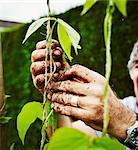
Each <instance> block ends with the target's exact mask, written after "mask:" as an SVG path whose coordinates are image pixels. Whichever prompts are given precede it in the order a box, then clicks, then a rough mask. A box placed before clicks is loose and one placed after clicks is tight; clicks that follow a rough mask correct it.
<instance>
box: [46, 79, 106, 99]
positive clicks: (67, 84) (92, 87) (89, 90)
mask: <svg viewBox="0 0 138 150" xmlns="http://www.w3.org/2000/svg"><path fill="white" fill-rule="evenodd" d="M48 88H50V89H52V90H54V91H62V92H69V93H74V94H77V95H87V96H97V97H103V90H104V86H102V85H100V84H97V83H93V84H91V83H78V82H74V81H70V80H67V81H60V82H52V83H51V84H49V85H48Z"/></svg>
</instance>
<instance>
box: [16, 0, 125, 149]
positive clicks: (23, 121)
mask: <svg viewBox="0 0 138 150" xmlns="http://www.w3.org/2000/svg"><path fill="white" fill-rule="evenodd" d="M98 1H99V0H86V2H85V3H84V5H83V10H82V12H81V15H84V14H85V13H86V12H87V11H88V10H89V9H90V8H91V7H92V6H93V5H94V4H95V3H96V2H98ZM105 2H106V3H107V8H106V14H105V18H104V24H103V30H104V42H105V47H106V65H105V78H106V83H105V87H104V98H103V101H104V120H103V135H102V137H101V138H98V137H91V136H89V135H86V134H84V133H82V132H81V131H78V130H76V129H71V128H60V129H56V122H57V116H56V114H54V112H53V109H52V107H51V103H50V101H49V100H48V99H47V93H48V90H47V84H48V83H49V82H50V81H51V80H52V76H53V74H54V73H55V70H56V65H55V62H54V60H53V58H52V50H51V46H50V45H51V42H52V36H53V31H54V29H55V28H56V29H57V34H58V41H59V43H60V45H61V47H62V49H63V52H64V54H65V55H66V56H67V58H68V59H69V60H70V61H71V60H72V56H71V47H73V48H74V51H75V53H76V55H78V49H81V47H80V45H79V41H80V35H79V33H78V32H77V31H76V30H75V29H73V28H72V27H71V26H70V25H69V24H68V23H66V22H65V21H63V20H62V19H60V18H55V17H51V11H50V1H49V0H47V7H48V16H47V17H45V18H40V19H38V20H37V21H35V22H33V23H32V24H31V25H30V26H29V28H28V31H27V33H26V36H25V39H24V41H23V43H24V42H25V41H26V40H27V39H28V38H29V37H30V36H31V35H32V34H33V33H34V32H35V31H36V30H37V29H38V28H40V27H41V26H42V25H46V32H47V34H46V39H45V40H46V43H47V47H46V50H47V51H48V53H49V55H50V73H51V76H50V78H48V77H47V73H48V70H47V65H46V67H45V86H44V94H43V103H39V102H29V103H27V104H25V105H24V107H23V108H22V110H21V112H20V113H19V115H18V117H17V129H18V134H19V137H20V139H21V141H22V144H24V139H25V135H26V132H27V130H28V129H29V127H30V125H31V124H32V123H33V122H34V121H35V120H36V119H37V118H39V119H40V120H42V130H41V135H42V138H41V143H40V149H41V150H43V149H44V150H63V149H64V150H74V149H75V150H90V149H94V150H95V149H102V150H104V149H107V150H113V149H118V150H123V149H124V146H123V145H121V144H120V143H119V142H118V141H117V140H116V139H113V138H108V137H106V132H107V127H108V123H109V119H110V118H109V115H108V94H107V93H108V92H107V91H108V88H109V80H110V75H111V65H112V59H111V29H112V17H113V12H114V10H115V8H117V9H118V10H119V11H120V12H121V13H122V15H123V16H126V14H127V13H126V0H106V1H105ZM65 55H63V57H64V56H65ZM64 60H65V59H64ZM45 61H47V56H46V57H45ZM65 61H66V60H65ZM48 126H50V127H51V128H52V131H53V132H54V134H53V136H52V138H51V139H50V141H49V140H48V138H47V136H46V135H47V128H48ZM55 130H56V131H55Z"/></svg>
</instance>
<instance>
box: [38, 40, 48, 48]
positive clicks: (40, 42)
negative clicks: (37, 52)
mask: <svg viewBox="0 0 138 150" xmlns="http://www.w3.org/2000/svg"><path fill="white" fill-rule="evenodd" d="M40 48H46V40H43V41H39V42H38V43H37V44H36V49H40Z"/></svg>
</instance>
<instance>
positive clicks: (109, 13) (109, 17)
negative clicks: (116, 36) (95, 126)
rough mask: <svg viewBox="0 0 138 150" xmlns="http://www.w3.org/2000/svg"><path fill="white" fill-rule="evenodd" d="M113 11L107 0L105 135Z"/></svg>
mask: <svg viewBox="0 0 138 150" xmlns="http://www.w3.org/2000/svg"><path fill="white" fill-rule="evenodd" d="M113 11H114V8H113V3H112V0H109V4H108V6H107V11H106V16H105V20H104V39H105V46H106V66H105V70H106V74H105V77H106V83H105V87H104V120H103V136H105V134H106V132H107V128H108V123H109V112H108V88H109V80H110V75H111V66H112V59H111V51H110V50H111V47H110V45H111V29H112V13H113Z"/></svg>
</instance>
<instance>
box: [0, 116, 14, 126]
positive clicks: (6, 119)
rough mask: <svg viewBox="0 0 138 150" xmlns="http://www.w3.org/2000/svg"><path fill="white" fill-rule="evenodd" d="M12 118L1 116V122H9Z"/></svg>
mask: <svg viewBox="0 0 138 150" xmlns="http://www.w3.org/2000/svg"><path fill="white" fill-rule="evenodd" d="M11 119H12V118H11V117H4V116H1V117H0V124H6V123H8V122H9V120H11Z"/></svg>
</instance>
